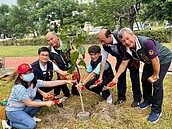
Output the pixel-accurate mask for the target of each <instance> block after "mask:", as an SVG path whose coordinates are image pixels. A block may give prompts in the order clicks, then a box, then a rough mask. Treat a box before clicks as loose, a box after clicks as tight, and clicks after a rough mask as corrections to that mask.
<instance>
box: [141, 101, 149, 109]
mask: <svg viewBox="0 0 172 129" xmlns="http://www.w3.org/2000/svg"><path fill="white" fill-rule="evenodd" d="M149 106H151V103H146V102H143V103H141V104H140V105H139V107H140V109H146V108H147V107H149Z"/></svg>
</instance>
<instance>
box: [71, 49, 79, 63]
mask: <svg viewBox="0 0 172 129" xmlns="http://www.w3.org/2000/svg"><path fill="white" fill-rule="evenodd" d="M78 56H79V53H78V52H77V51H75V52H73V53H72V54H71V55H70V59H71V61H72V62H76V61H77V59H78Z"/></svg>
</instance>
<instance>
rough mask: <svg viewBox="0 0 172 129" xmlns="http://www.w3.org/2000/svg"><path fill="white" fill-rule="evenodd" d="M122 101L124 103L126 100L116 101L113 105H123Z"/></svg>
mask: <svg viewBox="0 0 172 129" xmlns="http://www.w3.org/2000/svg"><path fill="white" fill-rule="evenodd" d="M124 101H126V99H118V100H116V101H115V102H114V104H115V105H119V104H121V103H123V102H124Z"/></svg>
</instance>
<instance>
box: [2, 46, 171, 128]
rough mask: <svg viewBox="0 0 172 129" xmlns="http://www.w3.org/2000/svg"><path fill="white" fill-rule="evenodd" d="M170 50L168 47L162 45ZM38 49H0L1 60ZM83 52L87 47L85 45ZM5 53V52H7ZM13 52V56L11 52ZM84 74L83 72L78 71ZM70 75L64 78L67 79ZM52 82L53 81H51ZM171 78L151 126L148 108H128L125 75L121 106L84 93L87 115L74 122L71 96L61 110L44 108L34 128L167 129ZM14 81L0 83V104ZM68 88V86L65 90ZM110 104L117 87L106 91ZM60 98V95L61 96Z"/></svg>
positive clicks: (76, 102) (75, 100) (76, 108)
mask: <svg viewBox="0 0 172 129" xmlns="http://www.w3.org/2000/svg"><path fill="white" fill-rule="evenodd" d="M164 45H165V46H167V47H168V48H170V49H171V50H172V44H171V43H167V44H164ZM40 47H41V46H16V47H11V46H10V47H9V46H8V47H6V46H1V47H0V52H1V54H2V55H0V56H2V57H12V56H13V57H18V56H26V57H27V56H36V55H37V50H38V48H40ZM85 47H86V50H87V48H88V47H89V45H86V46H85ZM7 50H9V51H10V52H9V51H7ZM13 52H15V53H13ZM81 75H82V76H83V75H84V69H81ZM70 77H71V76H68V78H70ZM54 79H55V78H54ZM171 80H172V76H166V77H165V79H164V100H163V111H162V117H161V118H160V120H159V121H158V122H157V123H155V124H152V123H149V122H147V117H148V115H149V113H150V110H151V108H150V107H149V108H147V109H145V110H140V109H138V108H131V107H130V105H131V103H132V101H133V93H132V88H131V81H130V77H129V73H127V93H126V96H127V101H126V102H124V103H123V104H121V105H118V106H115V105H114V104H107V103H106V102H105V101H104V100H103V99H102V98H101V97H100V96H98V95H96V94H94V93H92V92H90V91H88V90H85V91H83V92H82V95H83V102H84V108H85V111H88V112H90V114H91V116H90V118H89V119H88V120H86V121H80V120H78V119H76V114H77V113H78V112H81V111H82V109H81V103H80V98H79V96H73V95H71V97H70V98H69V99H68V100H66V101H65V102H64V108H59V107H57V106H53V107H50V108H48V107H44V108H43V109H42V110H41V111H40V112H39V113H38V114H37V117H38V118H41V119H42V121H41V122H38V123H37V128H36V129H64V128H66V129H170V128H171V127H172V117H171V116H172V103H171V102H172V83H171ZM13 85H14V80H11V81H9V82H7V81H2V80H0V96H1V97H0V101H3V100H7V98H8V96H9V95H10V92H11V89H12V87H13ZM70 87H71V86H69V89H71V88H70ZM110 91H111V94H112V96H113V101H115V100H116V99H117V87H116V86H114V87H113V88H112V89H110ZM61 95H63V94H61ZM1 128H2V127H1V124H0V129H1Z"/></svg>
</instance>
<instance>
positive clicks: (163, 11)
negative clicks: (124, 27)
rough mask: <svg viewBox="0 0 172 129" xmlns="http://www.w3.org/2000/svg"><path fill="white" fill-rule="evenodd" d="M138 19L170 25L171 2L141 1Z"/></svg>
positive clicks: (171, 15)
mask: <svg viewBox="0 0 172 129" xmlns="http://www.w3.org/2000/svg"><path fill="white" fill-rule="evenodd" d="M143 4H144V5H143V6H142V12H141V14H140V18H141V19H143V20H146V19H150V20H156V21H164V20H167V21H168V22H170V23H172V9H171V7H172V1H171V0H143Z"/></svg>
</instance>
